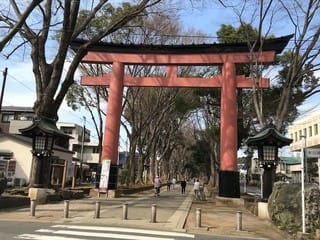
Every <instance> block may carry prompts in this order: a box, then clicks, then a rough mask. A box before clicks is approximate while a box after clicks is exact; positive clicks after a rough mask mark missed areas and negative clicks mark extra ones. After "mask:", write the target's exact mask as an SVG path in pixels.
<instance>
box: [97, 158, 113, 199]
mask: <svg viewBox="0 0 320 240" xmlns="http://www.w3.org/2000/svg"><path fill="white" fill-rule="evenodd" d="M110 164H111V160H103V161H102V165H101V175H100V184H99V192H101V193H106V192H107V190H108V182H109V173H110Z"/></svg>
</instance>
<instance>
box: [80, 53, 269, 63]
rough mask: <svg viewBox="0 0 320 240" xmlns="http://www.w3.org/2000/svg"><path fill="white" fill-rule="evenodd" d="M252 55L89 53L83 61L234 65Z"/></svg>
mask: <svg viewBox="0 0 320 240" xmlns="http://www.w3.org/2000/svg"><path fill="white" fill-rule="evenodd" d="M257 55H258V56H256V59H254V60H251V61H253V62H255V61H258V62H260V63H271V62H273V61H274V58H275V52H274V51H266V52H262V53H259V54H257ZM249 56H250V53H202V54H148V53H144V54H142V53H109V52H90V51H89V52H88V53H87V55H86V56H85V57H84V58H83V59H82V62H85V63H103V64H112V63H113V62H122V63H124V64H133V65H165V66H168V65H181V66H182V65H183V66H190V65H200V66H206V65H219V64H223V63H224V62H225V61H226V60H227V59H228V61H231V62H234V63H248V62H249V61H250V57H249Z"/></svg>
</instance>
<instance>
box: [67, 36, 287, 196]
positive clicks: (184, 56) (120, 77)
mask: <svg viewBox="0 0 320 240" xmlns="http://www.w3.org/2000/svg"><path fill="white" fill-rule="evenodd" d="M290 38H291V36H285V37H281V38H276V39H270V40H265V42H264V43H263V45H262V46H261V45H259V44H257V45H256V48H255V49H254V51H251V53H250V51H249V49H248V46H247V43H233V44H202V45H194V44H192V45H124V44H112V43H99V44H96V45H91V46H90V47H89V48H88V51H87V54H86V56H85V57H84V58H83V59H82V62H84V63H98V64H99V63H100V64H112V72H111V73H110V74H107V75H103V76H84V77H82V80H81V84H82V85H88V86H90V85H91V86H96V85H101V86H110V94H109V99H108V108H107V117H106V124H105V132H104V140H103V148H102V160H105V159H109V160H111V163H113V164H117V159H118V143H119V131H120V118H121V104H122V94H123V88H124V87H125V86H136V87H141V86H144V87H195V88H199V87H201V88H202V87H205V88H221V121H220V122H221V126H220V129H221V130H220V171H219V196H221V197H230V198H239V197H240V183H239V172H238V169H237V146H238V145H237V134H238V133H237V97H236V95H237V88H252V87H253V86H254V85H256V86H257V83H256V82H255V81H253V80H252V79H248V78H246V77H244V76H237V75H236V64H243V63H248V62H250V61H252V62H259V63H272V62H273V61H274V59H275V55H276V54H277V53H280V52H281V51H282V50H283V48H284V47H285V46H286V45H287V43H288V41H289V39H290ZM83 43H84V41H81V40H77V41H75V42H73V44H72V46H73V49H75V50H77V48H78V47H79V46H81V45H82V44H83ZM125 65H151V66H157V65H161V66H166V76H164V77H132V76H129V75H125V73H124V66H125ZM217 65H219V66H221V67H222V74H221V75H215V76H214V77H212V78H197V77H190V78H186V77H179V76H178V75H177V68H178V66H217ZM258 85H259V87H261V88H267V87H268V86H269V82H268V79H261V80H260V81H259V83H258Z"/></svg>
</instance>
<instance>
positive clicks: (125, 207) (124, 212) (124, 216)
mask: <svg viewBox="0 0 320 240" xmlns="http://www.w3.org/2000/svg"><path fill="white" fill-rule="evenodd" d="M127 219H128V204H127V203H124V204H123V205H122V220H127Z"/></svg>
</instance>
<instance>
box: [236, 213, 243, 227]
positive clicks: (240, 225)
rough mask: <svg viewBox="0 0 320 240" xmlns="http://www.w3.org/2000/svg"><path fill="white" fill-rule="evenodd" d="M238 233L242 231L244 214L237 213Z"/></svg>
mask: <svg viewBox="0 0 320 240" xmlns="http://www.w3.org/2000/svg"><path fill="white" fill-rule="evenodd" d="M237 231H242V212H241V211H238V212H237Z"/></svg>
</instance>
